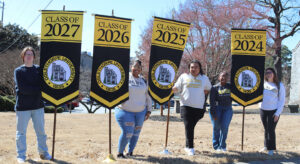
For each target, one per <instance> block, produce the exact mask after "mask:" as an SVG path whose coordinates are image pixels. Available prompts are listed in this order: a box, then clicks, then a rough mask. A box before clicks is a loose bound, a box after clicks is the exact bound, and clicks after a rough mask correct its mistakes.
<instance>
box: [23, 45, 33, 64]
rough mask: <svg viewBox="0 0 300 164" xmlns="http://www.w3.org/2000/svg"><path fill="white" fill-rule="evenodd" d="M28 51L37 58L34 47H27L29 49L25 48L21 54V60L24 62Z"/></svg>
mask: <svg viewBox="0 0 300 164" xmlns="http://www.w3.org/2000/svg"><path fill="white" fill-rule="evenodd" d="M27 51H31V52H32V53H33V57H34V58H35V51H34V49H33V48H32V47H30V46H27V47H25V48H24V49H23V50H22V52H21V54H20V57H21V59H22V60H23V62H24V57H25V53H26V52H27Z"/></svg>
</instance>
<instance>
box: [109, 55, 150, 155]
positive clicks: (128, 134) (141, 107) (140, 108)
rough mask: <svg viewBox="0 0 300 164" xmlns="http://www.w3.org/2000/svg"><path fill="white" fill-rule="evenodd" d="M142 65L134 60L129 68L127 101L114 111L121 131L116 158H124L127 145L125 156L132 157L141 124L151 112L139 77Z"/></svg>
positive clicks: (143, 80) (144, 87) (144, 81)
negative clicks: (126, 149)
mask: <svg viewBox="0 0 300 164" xmlns="http://www.w3.org/2000/svg"><path fill="white" fill-rule="evenodd" d="M141 71H142V63H141V61H139V60H136V61H135V62H134V63H133V65H132V66H131V73H130V74H129V100H127V101H126V102H124V103H122V104H121V105H119V106H118V107H117V108H116V110H115V117H116V120H117V122H118V124H119V126H120V128H121V130H122V133H121V135H120V137H119V144H118V155H117V157H118V158H125V156H124V154H123V152H124V150H125V147H126V145H127V143H129V145H128V153H127V156H132V155H133V150H134V148H135V146H136V144H137V141H138V138H139V135H140V132H141V129H142V126H143V123H144V121H145V120H147V119H148V118H149V116H150V114H151V110H152V100H151V98H150V96H149V95H148V86H147V82H146V80H145V79H144V78H142V77H140V76H139V75H140V73H141Z"/></svg>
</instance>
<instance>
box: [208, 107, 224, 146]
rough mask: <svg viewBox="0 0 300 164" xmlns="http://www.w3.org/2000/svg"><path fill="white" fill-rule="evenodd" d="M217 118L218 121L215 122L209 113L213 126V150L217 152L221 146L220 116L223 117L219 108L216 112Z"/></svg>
mask: <svg viewBox="0 0 300 164" xmlns="http://www.w3.org/2000/svg"><path fill="white" fill-rule="evenodd" d="M215 114H216V117H217V119H216V120H215V119H214V118H213V117H212V115H211V114H210V113H209V116H210V119H211V123H212V126H213V136H212V142H213V148H214V149H215V150H217V149H218V148H219V146H220V129H221V126H220V116H221V111H220V109H219V107H217V110H216V113H215Z"/></svg>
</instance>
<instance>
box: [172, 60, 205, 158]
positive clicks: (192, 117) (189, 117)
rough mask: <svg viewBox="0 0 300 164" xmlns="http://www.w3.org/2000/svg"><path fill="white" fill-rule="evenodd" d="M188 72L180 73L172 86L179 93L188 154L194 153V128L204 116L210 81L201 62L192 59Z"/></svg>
mask: <svg viewBox="0 0 300 164" xmlns="http://www.w3.org/2000/svg"><path fill="white" fill-rule="evenodd" d="M188 68H189V72H190V73H189V74H187V73H184V74H182V75H181V76H180V77H179V78H178V80H177V82H176V83H175V85H174V87H173V92H174V93H176V92H177V93H179V95H180V110H181V114H182V117H183V122H184V127H185V136H186V148H185V149H184V150H185V151H186V153H187V154H188V155H195V151H194V128H195V126H196V124H197V122H198V121H199V120H200V119H201V118H202V117H203V116H204V113H205V109H204V103H205V100H206V98H205V97H206V95H208V94H209V91H210V89H211V83H210V81H209V79H208V77H207V76H205V75H204V74H203V71H202V68H201V63H200V62H199V61H197V60H193V61H192V62H191V63H190V64H189V65H188Z"/></svg>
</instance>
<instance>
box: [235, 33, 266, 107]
mask: <svg viewBox="0 0 300 164" xmlns="http://www.w3.org/2000/svg"><path fill="white" fill-rule="evenodd" d="M231 54H232V68H231V98H232V99H233V100H234V101H236V102H237V103H239V104H241V105H243V106H244V107H246V106H248V105H251V104H255V103H258V102H260V101H262V98H263V83H264V68H265V66H264V65H265V55H266V31H265V30H253V29H232V30H231Z"/></svg>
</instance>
